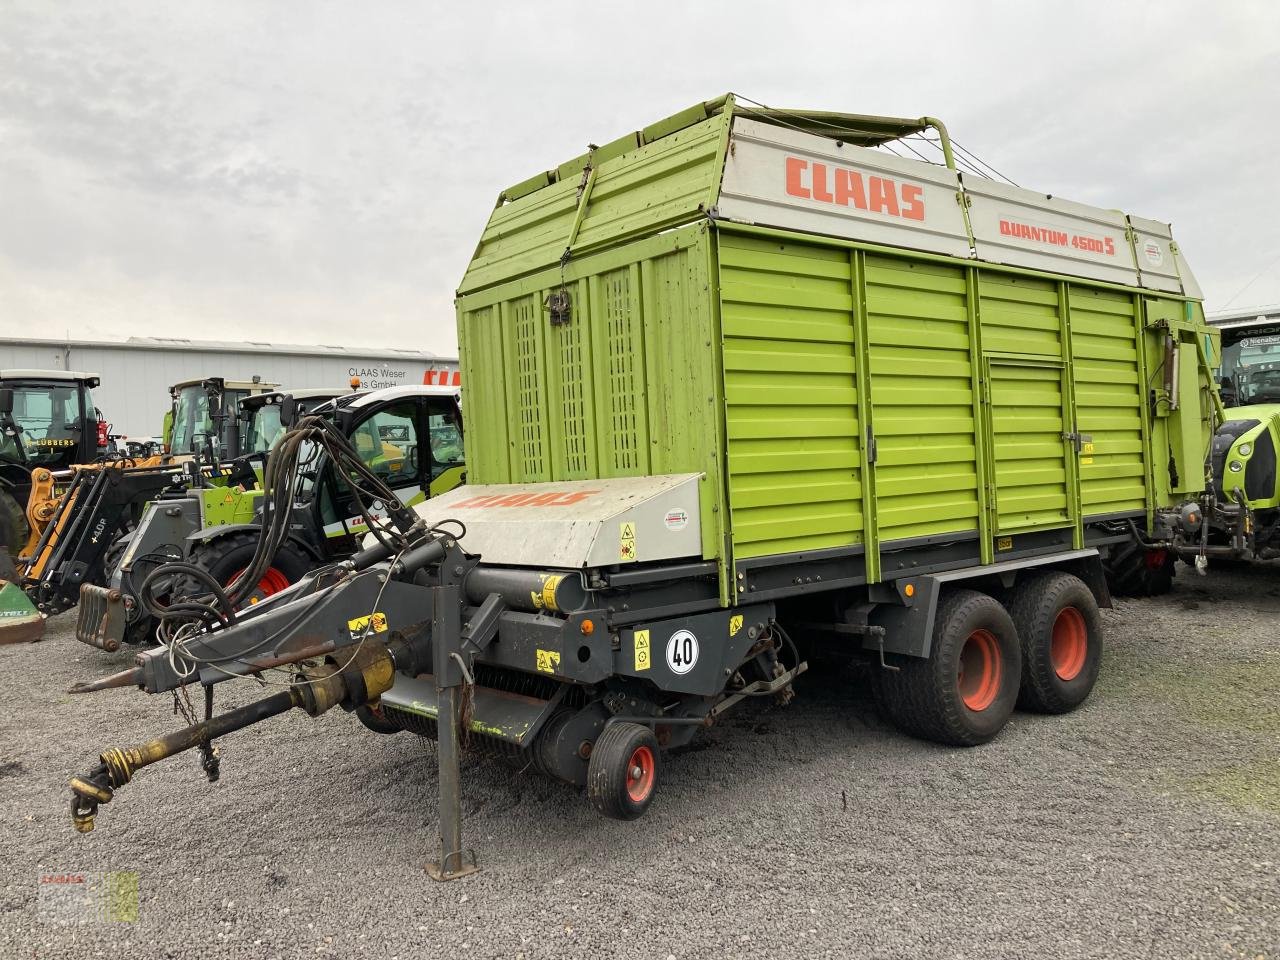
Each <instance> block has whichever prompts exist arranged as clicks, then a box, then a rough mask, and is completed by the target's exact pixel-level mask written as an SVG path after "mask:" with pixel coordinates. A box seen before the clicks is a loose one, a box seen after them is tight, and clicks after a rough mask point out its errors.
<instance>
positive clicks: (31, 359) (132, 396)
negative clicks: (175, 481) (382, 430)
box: [0, 337, 458, 436]
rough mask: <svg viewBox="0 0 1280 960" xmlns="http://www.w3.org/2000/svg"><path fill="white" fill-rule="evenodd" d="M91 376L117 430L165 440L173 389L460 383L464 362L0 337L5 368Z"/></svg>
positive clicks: (293, 348)
mask: <svg viewBox="0 0 1280 960" xmlns="http://www.w3.org/2000/svg"><path fill="white" fill-rule="evenodd" d="M6 368H38V369H44V370H50V369H52V370H85V371H88V372H91V373H96V374H98V376H100V377H101V378H102V385H101V386H99V387H98V388H97V389H96V390H94V402H95V403H96V404H97V406H98V407H99V408H100V409H101V410H102V412H103V414H104V415H105V416H106V418H107V420H108V421H110V423H111V424H112V432H114V433H122V434H126V435H128V436H159V434H160V428H161V422H162V421H163V419H164V414H165V411H166V410H167V409H168V406H169V386H170V385H171V384H174V383H179V382H181V381H184V380H196V379H202V378H204V377H222V378H224V379H226V380H252V379H254V378H255V377H257V378H259V379H260V380H261V381H262V382H264V383H277V384H279V385H280V388H281V389H286V390H287V389H289V388H291V387H292V388H298V389H302V388H304V387H339V388H342V387H346V386H347V385H348V384H349V383H350V380H351V378H352V377H359V378H360V381H361V384H362V385H363V386H365V387H368V388H370V389H374V388H378V387H393V386H400V385H404V384H418V383H426V382H432V383H439V382H441V379H442V375H444V374H446V373H447V375H448V377H449V379H451V380H452V379H454V378H453V374H454V373H456V372H457V369H458V358H457V357H442V356H437V355H435V354H433V353H427V352H425V351H422V350H400V349H382V350H376V349H375V350H367V349H364V348H359V347H339V346H329V345H327V344H319V345H317V346H299V345H296V344H283V343H258V342H252V341H251V342H247V343H232V342H216V341H210V340H185V339H182V338H179V337H130V338H129V339H128V340H122V341H119V342H109V341H97V340H93V341H90V340H33V339H23V338H19V337H0V369H6Z"/></svg>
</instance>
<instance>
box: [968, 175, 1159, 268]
mask: <svg viewBox="0 0 1280 960" xmlns="http://www.w3.org/2000/svg"><path fill="white" fill-rule="evenodd" d="M964 188H965V193H966V195H967V196H968V197H969V199H970V205H969V223H970V224H971V225H972V226H973V238H974V244H975V246H976V248H977V253H978V259H980V260H989V261H991V262H993V263H1007V264H1009V265H1011V266H1018V267H1029V268H1031V269H1033V270H1046V271H1050V272H1053V273H1065V274H1068V275H1071V276H1077V277H1089V278H1091V279H1094V280H1106V281H1109V282H1111V283H1123V284H1128V285H1129V286H1134V285H1136V284H1137V282H1138V271H1137V270H1136V269H1135V267H1134V263H1133V251H1132V249H1131V248H1130V247H1129V239H1128V237H1127V236H1126V234H1125V226H1126V224H1125V219H1124V214H1122V213H1117V212H1115V211H1112V210H1102V209H1099V208H1097V207H1090V206H1086V205H1085V204H1082V203H1073V202H1072V201H1070V200H1059V199H1058V198H1057V197H1050V196H1046V195H1045V194H1043V193H1035V192H1034V191H1031V190H1023V189H1022V188H1020V187H1012V186H1007V185H1005V184H1003V183H996V182H994V181H992V180H983V179H980V178H978V177H966V178H965V181H964Z"/></svg>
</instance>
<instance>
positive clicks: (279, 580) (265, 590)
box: [223, 567, 289, 598]
mask: <svg viewBox="0 0 1280 960" xmlns="http://www.w3.org/2000/svg"><path fill="white" fill-rule="evenodd" d="M244 571H245V568H244V567H241V568H240V569H239V570H237V571H236V572H235V573H233V574H232V575H231V576H229V577H227V582H226V583H224V584H223V586H224V587H229V586H231V584H233V583H235V579H236V577H238V576H240V574H242V573H244ZM287 586H289V578H288V577H286V576H285V575H284V574H283V573H282V572H281V571H279V570H277V569H276V568H275V567H268V568H267V572H266V573H264V574H263V575H262V579H261V580H259V581H258V588H257V589H256V590H255V591H254V596H256V597H258V596H260V597H262V598H266V597H269V596H271V595H272V594H276V593H279V592H280V591H281V590H283V589H284V588H285V587H287Z"/></svg>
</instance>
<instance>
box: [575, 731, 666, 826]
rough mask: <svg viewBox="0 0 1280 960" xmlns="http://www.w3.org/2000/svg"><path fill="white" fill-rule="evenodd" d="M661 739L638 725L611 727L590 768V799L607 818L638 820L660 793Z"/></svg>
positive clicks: (599, 743)
mask: <svg viewBox="0 0 1280 960" xmlns="http://www.w3.org/2000/svg"><path fill="white" fill-rule="evenodd" d="M658 758H659V753H658V739H657V737H655V736H654V735H653V731H652V730H650V729H649V728H648V727H644V726H641V725H640V724H638V723H626V722H621V723H611V724H609V725H608V726H607V727H605V728H604V732H603V733H601V734H600V736H599V737H597V738H596V742H595V744H594V745H593V746H592V748H591V759H590V761H589V762H588V764H587V797H588V798H589V799H590V800H591V803H592V805H593V806H594V807H595V808H596V809H597V810H599V811H600V812H601V813H603V814H604V815H605V816H606V817H612V818H613V819H614V820H635V819H636V818H637V817H639V816H641V815H642V814H643V813H644V812H645V811H646V810H648V809H649V804H650V803H652V802H653V795H654V794H655V793H656V792H657V789H658V772H659V759H658Z"/></svg>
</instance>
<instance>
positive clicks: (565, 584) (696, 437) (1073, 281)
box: [72, 97, 1216, 877]
mask: <svg viewBox="0 0 1280 960" xmlns="http://www.w3.org/2000/svg"><path fill="white" fill-rule="evenodd" d="M900 140H905V141H908V142H909V143H910V144H911V145H912V148H913V149H915V148H916V147H919V149H920V150H921V151H924V150H934V151H935V153H937V155H938V156H939V157H940V160H941V162H939V163H927V162H922V161H915V160H907V159H903V158H901V157H899V156H897V155H895V154H893V153H891V152H889V151H888V150H886V149H878V148H880V147H881V146H885V147H888V146H890V145H894V144H895V142H896V141H900ZM458 324H459V332H460V343H461V350H462V364H463V369H464V373H463V377H464V379H465V381H466V382H467V383H468V385H469V386H468V394H467V399H466V403H465V405H464V408H463V416H464V420H465V423H464V426H465V432H466V442H467V463H468V467H467V470H468V477H467V480H468V484H467V486H465V487H461V488H458V489H456V490H453V491H451V492H449V493H446V494H443V495H442V496H439V497H435V498H432V499H431V500H429V501H428V502H426V503H424V504H421V505H419V506H417V507H415V508H414V509H413V510H412V511H411V510H408V509H407V508H400V507H399V506H398V504H397V503H387V504H386V505H387V506H388V507H389V510H388V513H389V515H390V522H389V523H388V524H387V526H386V527H385V528H383V529H381V530H379V531H375V533H376V534H377V538H378V542H377V543H374V544H371V545H368V546H367V547H366V549H365V550H364V551H362V552H361V553H359V554H357V555H356V556H354V557H352V558H351V559H350V560H349V561H346V562H344V563H341V564H337V565H334V566H332V567H328V568H325V569H323V570H320V571H316V572H315V573H313V574H309V575H308V576H307V577H305V578H304V579H303V580H302V581H300V582H299V583H298V584H295V585H294V586H292V587H290V588H288V589H287V590H284V591H282V592H280V593H278V594H276V595H274V596H271V597H268V598H266V599H265V600H264V601H263V602H262V603H260V604H258V605H256V606H255V607H253V608H252V609H250V610H247V611H234V612H232V613H230V614H228V613H226V612H225V611H224V612H219V611H217V610H213V611H211V614H213V615H210V616H204V617H203V618H201V619H200V622H199V623H195V622H193V623H191V624H189V625H185V626H183V627H182V629H170V630H168V631H167V635H170V636H174V637H184V638H189V639H185V640H184V641H183V642H182V643H180V644H175V645H171V647H170V648H160V649H158V650H156V651H152V652H148V653H145V654H143V655H141V656H140V657H139V659H138V666H137V667H136V668H134V669H133V670H130V671H127V672H126V673H124V674H121V675H120V676H119V677H117V678H113V679H108V680H104V681H99V682H97V683H95V684H90V685H88V686H87V687H86V688H85V689H89V688H93V687H102V686H110V685H123V684H125V683H136V684H139V685H141V686H142V687H143V688H144V689H146V690H148V691H150V692H163V691H169V690H173V689H175V688H176V687H178V686H180V685H183V684H186V683H194V682H196V681H197V680H198V682H200V683H201V684H203V685H204V686H205V687H206V688H208V689H209V690H212V687H213V685H215V684H217V683H218V682H221V681H222V680H225V679H227V678H228V677H229V676H233V675H239V674H250V673H255V672H259V671H261V670H269V671H279V670H281V669H282V668H284V669H292V670H293V671H294V673H293V677H294V679H295V682H294V684H293V685H292V686H290V688H289V689H288V690H284V691H280V692H278V693H275V694H274V695H273V696H271V697H268V698H267V699H265V700H261V701H258V702H257V703H255V704H250V705H249V706H246V707H242V708H239V709H237V710H233V711H230V712H228V713H224V714H221V715H218V716H216V717H212V719H211V720H207V721H205V723H203V724H196V725H193V726H192V727H190V728H188V729H187V730H186V731H180V732H179V733H177V734H172V735H170V736H169V737H168V738H162V739H161V740H157V741H153V742H152V743H151V744H147V745H143V746H142V747H136V748H130V749H129V750H124V751H119V750H115V751H107V752H106V753H104V754H102V757H101V760H102V763H101V764H100V766H99V767H97V768H96V769H95V770H94V771H92V772H90V773H88V774H86V775H85V776H84V777H82V778H77V779H76V780H75V781H73V784H72V785H73V790H74V792H75V798H76V799H75V803H74V804H73V812H74V813H75V817H76V822H77V825H78V826H79V827H80V829H82V830H83V829H90V828H91V827H92V824H93V818H94V814H95V812H96V809H97V806H98V805H99V804H100V803H103V802H106V801H107V800H109V799H110V798H111V794H112V790H113V789H115V788H118V787H119V786H121V785H122V784H123V783H125V782H127V781H128V779H129V778H130V777H131V776H132V774H133V772H134V771H135V770H136V769H137V768H138V767H139V766H141V765H144V764H147V763H151V762H154V760H156V759H160V758H162V757H164V756H168V755H170V754H171V753H173V752H176V751H177V750H180V749H186V748H189V747H192V746H200V748H201V749H202V750H208V749H211V748H210V742H211V740H212V739H213V737H215V736H221V735H223V734H225V733H229V732H231V731H233V730H236V729H239V728H240V727H243V726H247V725H249V724H251V723H255V722H258V721H259V720H262V719H265V718H266V717H268V716H271V715H273V714H275V713H280V712H283V711H285V710H288V709H291V708H294V707H299V708H302V709H305V710H306V711H308V712H310V713H313V714H315V713H319V712H323V711H324V710H326V709H328V708H329V707H331V706H333V705H335V704H340V705H342V706H343V707H345V708H347V709H350V710H353V711H354V712H356V713H357V714H358V715H359V716H360V717H361V719H362V720H363V721H364V722H365V723H366V725H368V726H370V727H372V728H374V729H376V730H379V731H385V732H396V731H402V730H407V731H412V732H415V733H419V734H423V735H427V736H434V737H438V738H439V740H440V749H439V752H438V758H439V763H440V769H441V775H440V791H441V848H440V859H439V862H438V863H437V865H436V866H435V868H434V870H435V874H436V875H437V876H441V877H450V876H457V875H459V874H460V873H463V872H466V866H465V864H464V862H463V859H462V853H461V850H462V848H461V835H460V825H459V801H458V798H459V792H458V751H459V745H460V743H469V744H470V747H471V749H473V750H474V749H477V748H487V749H489V750H491V751H492V752H495V753H499V754H505V755H509V756H511V757H513V758H514V759H515V762H516V763H517V764H518V765H520V766H521V767H522V768H524V767H528V766H533V767H534V768H536V769H538V770H541V771H543V772H545V773H548V774H550V775H552V776H555V777H558V778H561V779H563V780H566V781H568V782H570V783H574V784H578V785H580V786H585V787H586V791H587V794H588V796H589V797H590V798H591V800H592V802H593V803H594V804H595V805H596V806H597V807H598V808H599V809H600V810H601V811H603V812H604V813H606V814H608V815H611V816H615V817H620V818H632V817H636V816H639V815H640V814H641V813H643V812H644V811H645V809H646V808H647V807H648V806H649V804H650V801H651V800H652V799H653V797H654V794H655V790H656V788H657V786H658V784H659V782H660V776H661V769H662V766H661V755H662V750H663V749H664V748H668V747H675V746H680V745H681V744H684V743H687V742H688V741H689V740H690V739H691V738H692V737H693V736H694V735H695V732H696V731H697V729H698V728H700V727H703V726H707V725H710V724H712V723H714V722H715V721H716V720H717V719H718V718H719V717H720V715H721V714H723V713H724V712H725V711H726V710H727V709H729V708H731V707H732V706H733V705H734V704H736V703H739V702H741V701H743V700H744V699H747V698H752V697H772V698H778V699H780V700H783V701H785V700H786V699H788V698H789V697H790V696H791V695H792V692H793V691H792V682H793V680H794V679H795V678H796V677H797V676H798V675H799V674H800V673H802V672H803V671H804V670H805V668H806V658H805V655H804V652H803V651H805V650H813V649H816V648H820V649H822V650H823V651H825V652H829V653H832V654H835V655H838V656H843V657H846V658H864V659H866V660H867V661H869V662H870V664H871V665H872V670H873V671H874V675H875V677H876V680H877V682H876V685H875V686H876V689H877V692H878V695H879V699H880V702H881V704H882V707H883V709H884V710H885V712H886V713H887V715H888V716H889V717H890V718H892V719H893V721H894V722H895V723H896V724H898V725H899V726H900V727H901V728H903V729H905V730H908V731H910V732H912V733H915V734H917V735H920V736H923V737H927V738H930V739H933V740H937V741H940V742H943V743H949V744H957V745H971V744H978V743H982V742H984V741H986V740H989V739H990V738H991V737H993V736H995V735H996V734H997V733H998V732H999V731H1000V729H1001V728H1002V727H1003V725H1004V724H1005V722H1006V720H1007V719H1008V717H1009V714H1010V712H1011V711H1012V710H1013V708H1014V706H1015V704H1016V703H1021V704H1022V705H1024V706H1025V707H1027V708H1029V709H1035V710H1041V711H1048V712H1062V711H1066V710H1070V709H1072V708H1073V707H1075V706H1077V705H1078V704H1080V703H1081V702H1082V701H1083V700H1084V699H1085V697H1087V696H1088V694H1089V692H1090V690H1091V688H1092V686H1093V684H1094V681H1095V679H1096V677H1097V674H1098V669H1099V663H1100V654H1101V644H1102V636H1101V627H1100V620H1099V615H1098V607H1099V606H1104V605H1106V604H1108V603H1109V602H1110V593H1109V590H1108V573H1110V575H1111V576H1112V578H1113V579H1114V580H1115V582H1116V584H1117V585H1118V586H1122V587H1124V588H1125V589H1136V590H1143V589H1146V590H1150V589H1158V588H1160V587H1161V586H1162V585H1164V584H1165V583H1167V578H1168V573H1169V570H1168V568H1169V565H1170V563H1171V561H1170V560H1169V557H1170V556H1171V554H1170V553H1169V552H1168V550H1169V547H1170V545H1171V543H1172V541H1173V539H1174V537H1175V535H1177V534H1179V533H1180V532H1181V533H1183V534H1185V528H1186V527H1187V526H1188V525H1193V524H1194V523H1195V522H1196V521H1197V519H1198V516H1197V513H1196V508H1192V509H1191V510H1189V511H1183V509H1182V508H1183V505H1184V504H1185V503H1194V501H1196V499H1197V498H1198V497H1199V495H1200V494H1201V492H1202V491H1203V489H1204V485H1205V473H1206V469H1205V459H1206V454H1207V451H1208V443H1209V438H1210V435H1211V433H1212V426H1213V422H1212V421H1213V417H1214V408H1215V405H1216V394H1215V393H1214V392H1213V390H1214V388H1213V386H1212V381H1211V380H1210V378H1209V376H1208V373H1207V370H1208V364H1209V362H1210V360H1211V358H1212V357H1213V356H1214V355H1215V354H1216V341H1215V340H1214V332H1213V331H1212V330H1210V329H1209V328H1208V327H1207V326H1206V325H1205V323H1204V319H1203V314H1202V311H1201V306H1200V302H1199V293H1198V291H1197V289H1196V287H1195V281H1194V280H1193V279H1192V277H1191V274H1190V272H1189V271H1188V269H1187V265H1186V263H1185V262H1184V261H1183V259H1182V256H1181V254H1180V252H1179V250H1178V247H1177V245H1176V244H1175V243H1174V242H1173V240H1172V238H1171V236H1170V232H1169V229H1168V227H1167V226H1165V225H1163V224H1160V223H1156V222H1154V221H1150V220H1143V219H1140V218H1138V217H1134V216H1126V215H1125V214H1123V213H1119V212H1115V211H1108V210H1101V209H1096V208H1093V207H1088V206H1084V205H1081V204H1077V203H1072V202H1070V201H1066V200H1060V199H1057V198H1054V197H1049V196H1046V195H1044V194H1042V193H1035V192H1032V191H1029V190H1023V189H1019V188H1017V187H1013V186H1010V185H1007V184H1002V183H998V182H995V181H993V180H989V179H984V178H981V177H977V176H969V175H963V176H962V174H961V173H960V172H958V170H957V169H956V164H955V162H954V160H953V153H952V146H951V143H950V141H949V139H948V137H947V133H946V130H945V129H944V128H943V126H942V124H941V123H939V122H938V121H936V120H933V119H931V118H927V117H926V118H921V119H919V120H899V119H892V118H879V117H863V116H853V115H845V114H826V113H812V112H804V111H798V112H797V111H777V110H768V109H763V108H756V107H751V106H747V105H744V104H742V103H741V102H738V101H735V99H734V98H732V97H726V98H723V99H720V100H715V101H709V102H707V103H703V104H699V105H697V106H695V107H693V108H692V109H690V110H687V111H685V112H683V113H681V114H678V115H676V116H674V117H671V118H669V119H667V120H664V121H662V122H660V123H657V124H655V125H653V126H651V127H647V128H645V129H644V130H641V131H639V132H636V133H632V134H629V135H627V136H626V137H623V138H621V139H619V140H615V141H613V142H611V143H607V144H605V145H603V146H599V147H593V148H592V149H591V150H590V151H589V152H588V153H586V154H584V155H582V156H579V157H577V158H576V159H574V160H570V161H569V162H568V163H565V164H564V165H563V166H561V167H558V168H556V169H554V170H550V171H547V172H544V173H540V174H538V175H537V176H535V177H533V178H531V179H529V180H526V181H524V182H523V183H520V184H517V185H516V186H514V187H512V188H510V189H508V190H507V191H505V192H504V193H503V194H502V195H501V197H500V198H499V203H498V205H497V208H496V209H495V210H494V212H493V214H492V216H491V218H490V221H489V224H488V226H487V227H486V229H485V231H484V235H483V237H482V238H481V240H480V243H479V246H478V248H477V250H476V253H475V256H474V257H473V259H472V261H471V264H470V266H469V267H468V269H467V272H466V276H465V277H464V278H463V280H462V284H461V286H460V289H459V296H458ZM303 427H305V424H303V425H300V427H299V428H298V429H302V428H303ZM312 429H313V432H314V430H317V429H319V428H312ZM316 435H317V436H319V434H316ZM317 442H318V441H317ZM277 448H278V449H282V450H285V451H287V450H288V449H291V443H288V442H282V443H281V444H279V445H277ZM273 455H274V454H273ZM334 455H335V456H338V457H339V458H340V459H344V462H347V463H349V464H350V466H348V467H344V469H347V470H350V469H353V467H354V466H355V465H356V464H357V460H356V458H355V457H354V455H344V454H342V453H341V451H340V450H337V449H336V448H335V449H334ZM280 469H281V471H282V472H286V473H287V471H288V469H289V467H288V465H287V464H286V465H283V466H281V467H280ZM350 475H351V476H352V477H353V478H356V479H358V480H359V482H358V483H357V482H356V479H353V489H354V490H355V491H356V493H357V494H360V493H361V491H365V492H369V493H370V495H374V494H377V492H378V491H377V488H376V485H375V483H374V481H375V480H376V478H373V479H369V478H363V475H361V477H360V478H357V475H356V474H354V473H353V474H350ZM381 496H383V497H384V498H389V499H390V500H394V497H392V496H391V494H389V493H385V492H384V493H382V494H381ZM193 606H194V607H197V608H198V606H199V605H198V604H194V605H188V606H187V607H184V608H183V610H182V611H178V612H175V614H174V616H175V617H182V616H186V615H188V614H187V612H186V611H188V610H190V609H191V608H192V607H193ZM318 662H319V663H322V664H323V665H322V666H317V665H316V664H317V663H318ZM289 665H292V666H289ZM210 696H211V694H210ZM211 702H212V701H211V699H210V700H209V701H207V703H211ZM209 709H210V711H211V707H210V708H209ZM210 715H211V716H212V714H211V713H210Z"/></svg>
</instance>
